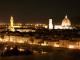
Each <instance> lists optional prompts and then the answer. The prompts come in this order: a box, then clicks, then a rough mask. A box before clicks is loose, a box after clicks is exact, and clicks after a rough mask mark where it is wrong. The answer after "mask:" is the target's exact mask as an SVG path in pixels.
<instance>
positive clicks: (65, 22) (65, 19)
mask: <svg viewBox="0 0 80 60" xmlns="http://www.w3.org/2000/svg"><path fill="white" fill-rule="evenodd" d="M61 25H62V26H64V27H67V26H71V22H70V20H69V19H68V18H67V15H66V16H65V18H64V19H63V21H62V24H61Z"/></svg>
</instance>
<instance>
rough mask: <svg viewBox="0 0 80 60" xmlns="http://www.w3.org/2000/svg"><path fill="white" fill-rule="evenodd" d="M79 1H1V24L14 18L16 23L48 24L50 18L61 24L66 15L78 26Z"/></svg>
mask: <svg viewBox="0 0 80 60" xmlns="http://www.w3.org/2000/svg"><path fill="white" fill-rule="evenodd" d="M79 5H80V4H79V0H77V1H76V0H74V1H73V0H69V1H68V0H60V1H58V0H53V1H49V0H47V1H45V0H44V1H41V0H40V1H37V0H34V1H26V0H23V1H15V0H14V1H9V0H8V1H1V2H0V22H8V19H9V17H10V16H11V15H12V16H14V17H15V18H14V19H15V20H16V22H18V21H20V22H22V23H25V22H31V23H34V22H36V23H38V22H41V23H47V22H48V19H49V18H53V20H54V22H55V23H56V22H58V21H59V22H61V21H62V19H63V18H64V16H65V15H66V14H68V16H69V19H70V20H71V21H72V22H73V23H76V24H79V23H80V14H79V13H80V7H79Z"/></svg>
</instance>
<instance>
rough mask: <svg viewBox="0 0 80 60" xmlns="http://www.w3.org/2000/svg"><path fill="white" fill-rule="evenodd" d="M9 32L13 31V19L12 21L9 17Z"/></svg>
mask: <svg viewBox="0 0 80 60" xmlns="http://www.w3.org/2000/svg"><path fill="white" fill-rule="evenodd" d="M9 30H10V31H15V29H14V19H13V16H11V18H10V25H9Z"/></svg>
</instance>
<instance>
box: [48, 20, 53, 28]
mask: <svg viewBox="0 0 80 60" xmlns="http://www.w3.org/2000/svg"><path fill="white" fill-rule="evenodd" d="M49 29H53V24H52V19H49Z"/></svg>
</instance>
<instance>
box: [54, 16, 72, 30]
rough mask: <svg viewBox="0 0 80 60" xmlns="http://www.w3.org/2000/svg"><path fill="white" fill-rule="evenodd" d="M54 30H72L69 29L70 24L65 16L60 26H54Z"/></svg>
mask: <svg viewBox="0 0 80 60" xmlns="http://www.w3.org/2000/svg"><path fill="white" fill-rule="evenodd" d="M54 29H73V28H72V27H71V22H70V20H69V19H68V17H67V15H66V16H65V18H64V19H63V20H62V23H61V25H55V26H54Z"/></svg>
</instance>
